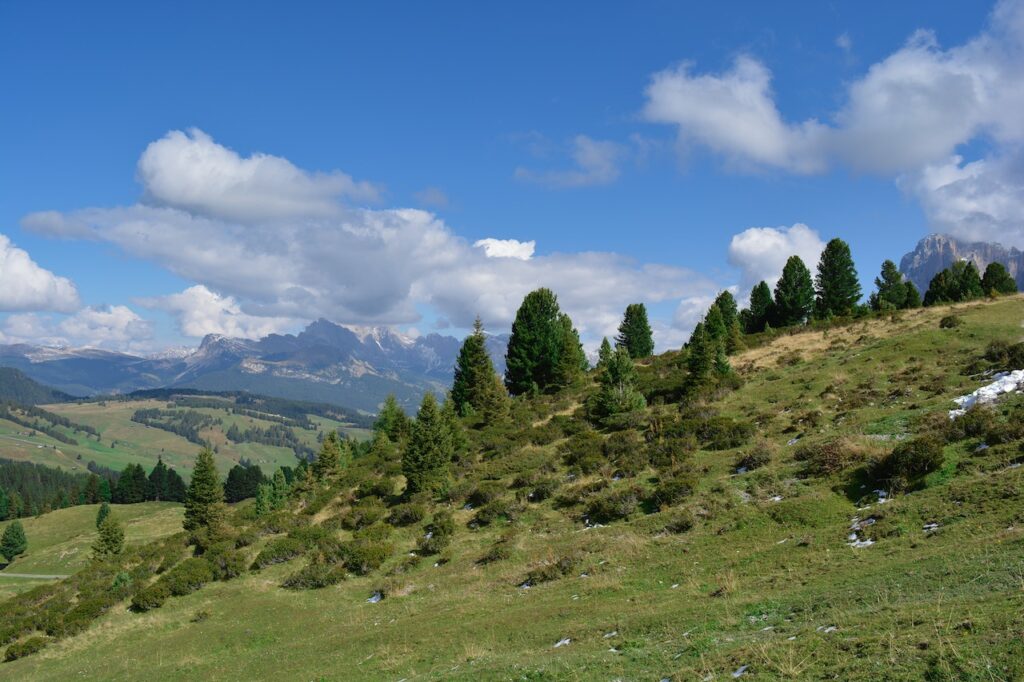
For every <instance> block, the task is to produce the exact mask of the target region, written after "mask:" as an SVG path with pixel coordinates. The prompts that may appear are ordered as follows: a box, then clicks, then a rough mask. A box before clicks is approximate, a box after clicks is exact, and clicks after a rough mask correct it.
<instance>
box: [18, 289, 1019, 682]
mask: <svg viewBox="0 0 1024 682" xmlns="http://www.w3.org/2000/svg"><path fill="white" fill-rule="evenodd" d="M951 314H952V315H956V316H957V317H959V318H961V321H962V324H961V325H960V326H956V327H953V328H946V329H942V328H940V325H939V322H940V319H941V318H942V317H944V316H948V315H951ZM1022 322H1024V297H1021V296H1016V297H1012V298H1008V299H1002V300H999V301H996V302H978V303H971V304H963V305H958V306H954V307H952V308H950V307H941V308H931V309H924V310H918V311H908V312H905V313H902V314H900V315H899V316H897V317H895V318H892V319H889V318H884V319H873V320H868V321H863V322H856V323H853V324H850V325H847V326H843V327H834V328H832V329H829V330H827V331H804V332H802V333H797V334H791V335H790V334H782V335H779V336H777V337H774V338H765V339H760V340H758V339H750V341H751V345H752V346H757V347H752V348H751V349H750V350H747V351H744V352H742V353H740V354H739V355H738V356H736V357H734V358H732V361H733V366H734V367H735V368H736V370H737V373H738V374H739V376H740V378H741V379H742V383H741V385H740V386H739V387H738V388H736V389H735V390H722V391H720V392H718V393H716V394H715V395H713V396H710V397H708V398H707V399H704V400H701V401H698V402H696V403H691V404H689V405H685V406H681V405H679V404H676V403H675V402H674V398H673V396H676V395H678V394H679V391H680V387H681V385H682V382H683V380H684V379H685V372H684V370H683V369H682V368H681V360H682V357H681V355H680V354H678V353H670V354H666V355H663V356H659V357H657V358H654V359H652V360H649V361H645V362H644V366H643V367H642V377H641V379H642V381H641V383H642V387H643V388H644V390H645V392H646V393H647V395H648V397H649V399H650V402H651V403H652V407H650V408H649V409H648V410H647V411H646V413H645V414H644V415H643V418H642V419H641V420H638V421H637V423H636V427H637V428H636V429H628V430H626V431H623V432H619V433H618V434H614V433H613V434H610V433H605V432H601V431H598V432H596V433H594V434H592V436H590V437H591V438H595V439H596V440H594V441H593V443H592V444H591V446H589V449H588V450H586V452H582V451H580V452H577V453H576V455H580V456H578V457H577V456H576V455H574V454H573V452H569V455H570V456H569V457H566V456H565V455H566V452H567V449H568V447H569V446H570V445H571V444H573V443H577V442H582V441H580V440H579V439H580V438H582V437H578V436H576V435H574V434H579V433H580V432H581V431H585V432H586V433H591V432H589V431H586V428H587V427H586V425H585V417H584V415H583V414H582V411H581V410H580V409H579V406H580V405H581V404H583V403H584V402H585V400H586V398H587V396H588V395H590V394H591V393H593V391H594V390H595V387H594V385H593V384H592V383H587V384H586V385H581V386H577V387H574V388H572V389H568V390H566V391H564V392H562V393H560V394H558V395H555V396H545V397H541V398H538V399H535V400H533V401H522V402H519V403H518V404H517V405H516V406H515V408H514V409H515V414H514V426H510V427H507V428H505V429H504V430H502V429H492V430H484V431H481V432H475V431H473V432H471V443H472V444H473V447H472V450H471V453H470V454H469V455H467V456H465V457H464V458H463V459H462V461H461V462H460V463H458V464H457V465H456V466H455V481H454V482H453V485H452V487H451V490H450V491H449V493H448V495H447V496H446V497H445V498H442V499H439V500H435V501H433V502H431V503H429V504H428V505H427V517H426V518H424V519H422V520H420V521H415V522H413V523H411V524H410V525H401V523H400V522H399V521H398V520H396V521H395V524H396V525H397V527H396V528H394V530H393V531H392V532H391V536H390V538H389V540H388V541H387V542H390V543H391V545H392V547H391V551H390V552H389V553H388V554H387V559H386V561H385V562H384V564H383V566H381V567H380V568H379V569H375V570H370V571H368V572H365V573H366V574H363V573H364V571H362V570H358V569H356V568H355V566H356V564H355V563H354V562H352V561H351V555H348V556H349V557H350V559H349V560H347V563H346V568H347V569H348V575H347V577H346V579H345V580H343V581H342V582H340V583H339V584H337V585H333V586H329V587H326V588H324V589H318V590H308V591H302V590H299V591H296V590H289V589H284V588H282V583H283V582H284V581H285V580H286V579H287V578H288V577H289V576H291V575H293V574H295V573H296V571H298V570H299V569H301V568H302V567H303V566H304V565H305V564H306V562H307V559H306V558H295V559H292V560H290V561H286V562H284V563H281V564H278V565H273V566H269V567H267V568H264V569H262V570H259V571H246V572H244V573H243V574H242V575H240V576H239V577H237V578H235V579H233V580H229V581H225V582H214V583H210V584H208V585H206V586H205V587H203V588H202V589H200V590H198V591H196V592H194V593H192V594H189V595H187V596H182V597H175V598H171V599H169V600H168V601H167V602H166V603H165V604H164V605H163V606H162V607H161V608H159V609H156V610H151V611H148V612H146V613H134V612H131V611H129V610H128V609H127V608H126V606H127V601H125V602H121V603H120V604H119V605H117V606H114V607H113V608H111V609H110V610H109V611H107V612H106V613H105V614H104V615H102V616H101V617H100V618H99V620H98V621H97V622H96V623H95V624H93V625H92V626H91V627H90V628H89V629H88V630H86V631H85V632H84V633H82V634H79V635H77V636H70V637H65V638H58V639H55V640H53V641H50V642H49V643H48V645H47V646H46V648H45V649H43V650H42V651H41V652H39V653H37V654H35V655H32V656H29V657H27V658H24V659H21V660H18V661H15V662H12V663H8V664H4V665H3V667H2V668H0V671H2V673H3V674H5V675H9V676H12V677H13V678H16V679H26V680H33V679H40V680H44V679H47V680H49V679H52V680H56V679H67V678H70V677H75V678H82V679H96V680H100V679H125V678H131V679H153V680H156V679H160V680H164V679H197V678H199V679H211V680H233V679H251V678H265V677H267V676H269V675H271V674H274V673H275V672H276V673H277V674H279V675H285V676H286V677H289V678H295V679H330V680H351V679H394V680H397V679H406V680H435V679H437V680H440V679H444V680H480V679H508V680H522V679H527V680H549V679H550V680H562V679H567V680H589V679H630V680H641V679H648V680H660V679H670V680H690V679H732V678H733V677H736V676H740V677H741V678H742V679H751V680H774V679H790V678H801V679H803V678H810V679H820V678H826V677H827V678H829V679H854V680H878V679H900V680H902V679H907V680H917V679H931V680H965V679H966V680H1012V679H1021V678H1024V655H1022V653H1024V649H1022V645H1021V642H1022V641H1024V640H1022V638H1024V466H1020V464H1021V462H1024V429H1022V428H1021V427H1022V425H1024V396H1022V395H1021V394H1013V395H1008V396H1006V397H1004V399H1003V400H1002V401H1001V402H1000V403H999V404H998V407H997V408H996V409H994V410H991V411H987V412H977V413H971V415H970V417H969V418H965V419H964V421H960V422H957V423H956V426H951V422H950V420H949V419H948V417H947V414H946V413H947V410H949V409H950V408H951V407H953V405H952V403H951V400H952V398H954V397H956V396H958V395H962V394H965V393H968V392H970V391H972V390H974V389H975V388H978V387H979V386H981V385H982V384H984V383H987V381H989V380H990V379H988V378H987V375H986V374H985V372H986V371H987V370H989V369H991V368H992V367H993V365H994V364H998V363H999V362H1000V361H1001V360H999V359H998V357H996V356H998V353H996V352H995V351H997V350H998V346H992V345H991V344H992V342H1007V343H1011V344H1012V343H1017V342H1020V341H1021V340H1022V337H1024V329H1022ZM993 349H995V350H993ZM986 351H988V352H987V353H986ZM986 355H987V357H986ZM993 358H995V359H993ZM1004 369H1006V368H1004ZM1014 369H1020V368H1019V367H1015V368H1014ZM658 403H664V404H658ZM929 435H932V436H937V437H939V436H941V440H940V441H936V442H938V443H940V445H939V446H937V447H939V448H940V461H939V463H938V466H936V467H931V468H930V470H929V472H928V473H927V474H925V475H923V476H921V477H920V478H916V479H914V480H913V481H912V484H910V485H908V486H906V487H903V488H901V487H899V486H896V487H893V486H891V485H889V484H888V483H886V482H885V481H882V480H880V478H879V474H878V471H880V470H881V469H880V467H882V466H884V464H885V463H886V462H889V461H891V460H890V459H888V458H889V455H890V453H891V452H893V450H894V449H896V448H898V447H900V446H901V444H905V443H910V442H913V443H917V442H919V440H920V438H921V437H922V436H929ZM669 436H671V438H669ZM573 439H577V440H573ZM662 439H665V442H670V443H671V444H672V446H673V447H672V448H664V449H663V448H660V447H659V444H660V443H661V442H662ZM574 462H575V463H574ZM880 463H881V464H880ZM382 472H383V473H385V474H392V475H393V474H394V473H395V464H394V460H393V458H389V456H386V455H382V456H381V457H380V459H379V461H372V462H371V461H357V462H356V464H355V465H354V466H353V468H352V469H351V470H350V471H349V472H348V473H347V474H346V476H345V477H343V479H342V480H341V481H340V482H338V483H337V484H335V485H334V486H333V487H332V488H330V489H328V490H324V491H315V490H314V491H311V492H310V493H309V494H308V495H306V496H304V497H302V496H300V498H297V500H296V505H297V506H296V507H294V508H293V510H292V511H290V512H284V513H279V514H283V515H282V516H280V517H279V518H277V519H276V520H275V521H273V522H272V523H270V522H260V521H254V520H253V519H252V518H251V515H249V516H247V515H246V513H245V512H244V511H241V512H238V513H236V514H235V516H234V517H233V522H232V523H233V525H234V526H236V527H239V528H241V527H250V528H252V529H253V530H255V531H258V532H259V537H258V539H256V541H255V543H254V544H252V545H250V546H247V547H244V548H243V549H241V550H238V551H240V552H242V553H243V554H244V556H245V560H246V564H248V563H250V562H251V561H252V560H253V559H254V558H255V556H256V555H257V554H258V553H259V552H261V551H263V550H264V549H266V548H267V546H268V544H269V543H273V542H277V541H279V540H280V539H281V538H283V537H284V535H283V533H284V532H288V531H290V533H291V536H292V537H293V538H294V539H295V540H298V541H299V542H300V544H301V543H305V546H307V547H309V549H307V550H305V551H306V553H307V554H308V555H309V557H315V556H317V555H318V552H319V553H320V554H327V553H329V551H330V550H329V548H330V547H332V546H333V545H332V543H338V542H341V543H349V542H350V540H351V539H352V538H353V537H354V535H353V531H351V530H349V528H351V527H353V526H357V525H359V524H360V523H363V522H365V521H366V518H367V514H368V513H369V512H370V511H371V510H370V507H375V505H381V504H387V505H389V506H391V510H390V512H391V513H392V514H397V511H399V510H402V509H405V508H403V507H398V506H397V505H398V503H399V502H401V500H399V499H397V498H394V497H393V496H391V495H389V494H388V493H389V492H394V491H397V490H400V489H401V479H400V478H395V479H393V480H390V481H388V482H387V483H386V484H384V483H381V481H386V480H388V479H382V478H380V476H381V473H382ZM368 477H369V479H368ZM368 480H369V481H371V482H372V481H376V482H377V484H376V485H377V488H378V489H379V490H378V491H377V492H378V494H379V495H381V496H382V498H383V499H382V501H381V502H372V500H373V498H364V499H369V500H371V502H366V501H363V502H357V501H356V498H357V497H364V496H365V494H367V493H369V492H372V491H370V490H368V489H367V486H368V485H369V483H368V482H367V481H368ZM673 481H676V482H682V481H686V482H687V485H690V484H692V485H693V490H692V491H690V490H689V489H688V488H687V489H685V490H683V491H682V492H680V493H679V494H678V495H676V496H674V497H672V500H671V502H670V503H666V502H665V500H666V499H667V493H666V492H665V491H666V490H667V488H666V486H667V484H668V483H671V482H673ZM360 483H361V484H362V492H360V490H359V489H357V488H356V486H357V484H360ZM392 486H393V488H392ZM879 490H881V493H879V492H878V491H879ZM659 500H660V502H659ZM375 508H379V507H375ZM445 509H448V510H451V511H452V512H453V514H454V519H455V534H454V537H453V540H452V544H451V545H450V547H448V548H447V549H445V550H444V551H443V552H442V553H441V554H440V555H430V556H420V554H418V553H416V550H417V545H418V543H419V542H421V541H422V539H423V538H424V534H425V532H426V531H427V529H426V527H425V525H424V524H425V523H427V522H429V521H430V520H431V517H432V516H433V517H434V518H437V516H438V515H439V514H440V513H442V512H443V510H445ZM360 519H362V521H361V520H360ZM369 528H370V529H371V530H372V529H376V530H377V535H376V536H374V537H378V538H380V537H383V536H384V535H386V532H387V526H386V524H384V523H382V522H380V521H378V522H376V523H373V524H372V525H370V526H369ZM381 542H384V541H381ZM385 544H386V543H385ZM175 551H177V552H178V553H179V554H178V555H177V556H184V547H181V548H179V549H177V550H175ZM149 579H150V578H147V580H149ZM525 585H529V586H528V587H526V586H525ZM374 593H380V594H381V595H382V596H383V599H382V600H380V601H379V602H376V603H371V602H369V601H368V599H369V598H370V597H371V595H373V594H374ZM12 604H13V602H12ZM8 608H12V607H10V606H8ZM2 609H3V605H0V610H2ZM0 624H2V619H0ZM139 652H160V655H159V656H156V655H151V656H147V658H146V661H145V664H142V663H141V662H140V659H139Z"/></svg>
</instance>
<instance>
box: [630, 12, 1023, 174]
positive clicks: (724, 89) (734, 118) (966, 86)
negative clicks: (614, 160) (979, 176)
mask: <svg viewBox="0 0 1024 682" xmlns="http://www.w3.org/2000/svg"><path fill="white" fill-rule="evenodd" d="M1022 16H1024V2H1021V1H1020V0H1013V1H1007V2H1002V3H1000V4H999V5H998V6H997V9H996V11H995V12H994V13H993V16H992V20H991V25H990V27H989V29H988V30H987V31H985V32H983V33H982V34H981V35H979V36H978V37H976V38H974V39H973V40H971V41H969V42H967V43H965V44H964V45H962V46H958V47H954V48H951V49H948V50H944V49H942V48H940V47H939V45H938V44H937V42H936V40H935V37H934V35H933V34H931V33H929V32H926V31H918V32H917V33H915V34H914V35H912V36H911V37H910V39H909V40H908V41H907V43H906V44H905V45H904V46H903V47H902V48H901V49H899V50H897V51H896V52H894V53H893V54H892V55H890V56H889V57H887V58H886V59H884V60H882V61H880V62H878V63H876V64H874V65H872V66H871V67H870V68H869V69H868V71H867V72H866V73H865V74H864V75H863V76H862V77H861V78H860V79H858V80H855V81H853V82H852V83H850V85H849V86H848V87H847V89H846V93H845V94H846V97H845V103H844V105H843V106H842V107H840V108H839V110H838V111H835V112H833V114H832V116H831V122H830V123H822V122H819V121H818V120H816V119H813V118H811V119H807V120H805V121H802V122H789V121H786V120H785V119H784V117H783V116H782V114H781V113H780V111H779V109H778V107H777V105H776V103H775V97H774V94H773V93H772V91H771V87H770V84H771V73H770V71H769V70H768V68H767V67H766V66H765V65H764V64H762V63H761V62H760V61H758V60H757V59H755V58H753V57H750V56H740V57H738V58H737V59H736V60H735V63H734V64H733V66H732V68H731V69H730V70H728V71H726V72H724V73H721V74H697V73H693V71H692V65H690V64H684V65H682V66H680V67H677V68H674V69H669V70H667V71H662V72H660V73H656V74H655V75H654V76H653V77H652V79H651V82H650V84H649V86H648V88H647V92H646V96H647V102H646V105H645V108H644V114H645V116H646V117H647V118H648V120H651V121H655V122H661V123H669V124H673V125H675V126H677V127H678V133H679V138H680V140H681V141H683V142H693V143H699V144H702V145H704V146H706V147H708V148H710V149H711V150H713V151H715V152H717V153H718V154H720V155H721V156H722V157H724V158H725V159H726V160H727V161H728V162H730V164H731V165H734V166H738V167H740V168H757V167H770V168H780V169H783V170H787V171H791V172H795V173H817V172H823V171H825V170H827V169H828V167H829V166H830V165H832V164H835V163H844V164H847V165H849V166H851V167H853V168H855V169H858V170H865V171H871V172H878V173H883V174H895V173H899V172H903V171H914V170H917V169H919V168H920V167H921V166H922V165H924V164H931V163H938V162H941V161H943V160H944V159H946V158H948V157H949V156H950V155H951V154H953V152H954V150H955V149H957V147H958V146H960V145H963V144H966V143H968V142H970V141H971V140H973V139H975V138H977V137H979V136H981V135H988V136H991V137H992V138H994V139H995V140H996V141H997V142H999V143H1006V142H1015V141H1021V140H1022V139H1024V117H1022V116H1020V114H1019V112H1020V111H1021V110H1022V109H1024V69H1021V68H1020V64H1021V63H1022V59H1024V40H1022V39H1024V30H1022V29H1021V26H1022V25H1024V19H1022ZM841 38H842V37H841ZM838 42H839V44H840V47H842V44H843V42H846V41H838Z"/></svg>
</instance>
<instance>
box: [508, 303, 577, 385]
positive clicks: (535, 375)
mask: <svg viewBox="0 0 1024 682" xmlns="http://www.w3.org/2000/svg"><path fill="white" fill-rule="evenodd" d="M563 330H564V327H563V323H562V320H561V311H560V310H559V308H558V298H557V297H556V296H555V294H554V293H553V292H552V291H551V290H550V289H543V288H542V289H537V290H536V291H531V292H530V293H529V294H527V295H526V298H524V299H523V303H522V305H520V306H519V310H518V311H517V312H516V319H515V321H514V322H513V323H512V336H511V337H510V338H509V342H508V349H507V351H506V353H505V385H506V386H507V387H508V390H509V392H510V393H511V394H512V395H521V394H523V393H532V392H535V391H543V390H545V389H547V388H548V387H550V386H554V385H556V384H557V383H558V382H559V381H560V379H561V377H560V376H559V367H560V360H561V357H562V353H563V350H564V347H565V345H566V344H565V342H564V339H563Z"/></svg>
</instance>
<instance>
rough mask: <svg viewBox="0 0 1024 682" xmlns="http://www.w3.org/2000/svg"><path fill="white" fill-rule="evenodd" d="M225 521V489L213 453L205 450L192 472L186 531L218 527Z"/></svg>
mask: <svg viewBox="0 0 1024 682" xmlns="http://www.w3.org/2000/svg"><path fill="white" fill-rule="evenodd" d="M223 519H224V488H223V487H222V486H221V483H220V476H219V474H218V473H217V465H216V463H215V462H214V461H213V453H212V452H211V451H210V449H209V448H203V449H202V450H200V452H199V456H198V457H197V458H196V466H195V468H194V469H193V470H192V481H191V482H190V483H189V485H188V492H187V493H186V495H185V522H184V526H185V530H187V531H195V530H199V529H201V528H209V527H211V526H217V525H219V524H220V522H221V521H222V520H223Z"/></svg>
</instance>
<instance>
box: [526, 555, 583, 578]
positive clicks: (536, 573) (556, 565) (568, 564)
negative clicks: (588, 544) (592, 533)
mask: <svg viewBox="0 0 1024 682" xmlns="http://www.w3.org/2000/svg"><path fill="white" fill-rule="evenodd" d="M579 563H580V557H579V556H578V555H576V554H567V555H565V556H562V557H559V558H558V559H556V560H555V561H551V562H546V563H543V564H541V565H540V566H537V567H536V568H533V569H531V570H530V572H529V573H527V574H526V578H525V579H524V580H523V581H522V584H525V585H539V584H540V583H548V582H551V581H553V580H558V579H559V578H564V577H565V576H567V575H569V574H570V573H572V572H573V570H574V569H575V568H576V566H578V565H579Z"/></svg>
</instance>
